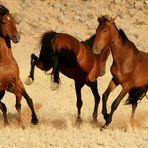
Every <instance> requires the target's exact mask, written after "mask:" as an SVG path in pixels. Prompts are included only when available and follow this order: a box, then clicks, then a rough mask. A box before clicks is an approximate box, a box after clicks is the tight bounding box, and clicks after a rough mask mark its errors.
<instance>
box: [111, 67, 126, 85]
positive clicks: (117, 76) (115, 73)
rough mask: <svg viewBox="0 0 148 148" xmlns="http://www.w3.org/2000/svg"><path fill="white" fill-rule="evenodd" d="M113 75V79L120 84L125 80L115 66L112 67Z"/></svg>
mask: <svg viewBox="0 0 148 148" xmlns="http://www.w3.org/2000/svg"><path fill="white" fill-rule="evenodd" d="M111 74H112V75H113V77H114V78H115V79H116V81H117V82H118V83H122V82H123V81H124V79H125V78H124V75H123V74H122V73H121V71H120V69H119V68H118V67H117V66H115V65H112V67H111Z"/></svg>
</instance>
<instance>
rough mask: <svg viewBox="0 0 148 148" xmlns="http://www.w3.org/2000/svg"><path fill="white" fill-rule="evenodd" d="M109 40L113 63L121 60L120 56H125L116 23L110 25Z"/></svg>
mask: <svg viewBox="0 0 148 148" xmlns="http://www.w3.org/2000/svg"><path fill="white" fill-rule="evenodd" d="M110 37H111V42H110V49H111V53H112V56H113V60H114V62H115V63H118V62H119V61H121V58H125V56H124V53H125V52H124V51H123V45H122V39H121V38H120V36H119V31H118V28H117V27H116V25H115V24H114V25H112V26H111V36H110Z"/></svg>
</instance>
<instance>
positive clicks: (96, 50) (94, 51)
mask: <svg viewBox="0 0 148 148" xmlns="http://www.w3.org/2000/svg"><path fill="white" fill-rule="evenodd" d="M93 53H95V54H100V53H101V50H99V48H98V47H94V48H93Z"/></svg>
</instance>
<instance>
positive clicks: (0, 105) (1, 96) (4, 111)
mask: <svg viewBox="0 0 148 148" xmlns="http://www.w3.org/2000/svg"><path fill="white" fill-rule="evenodd" d="M4 95H5V91H1V92H0V100H1V99H2V98H3V96H4ZM0 109H1V110H2V112H3V117H4V125H5V126H6V125H8V124H9V122H8V117H7V108H6V105H5V104H4V103H3V102H1V101H0Z"/></svg>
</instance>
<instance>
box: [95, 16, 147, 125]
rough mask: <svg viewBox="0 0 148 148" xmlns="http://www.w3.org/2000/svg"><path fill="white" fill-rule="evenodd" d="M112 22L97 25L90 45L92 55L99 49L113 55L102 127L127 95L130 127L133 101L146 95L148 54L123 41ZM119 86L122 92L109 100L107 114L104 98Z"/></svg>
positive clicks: (104, 94) (121, 34)
mask: <svg viewBox="0 0 148 148" xmlns="http://www.w3.org/2000/svg"><path fill="white" fill-rule="evenodd" d="M114 20H115V18H114V19H111V20H108V19H107V20H106V21H104V22H101V24H100V25H99V26H98V28H97V29H96V38H95V40H94V44H93V52H94V53H96V54H97V53H100V52H101V50H103V49H104V48H106V47H108V46H110V50H111V53H112V56H113V64H112V66H111V73H112V76H113V77H112V79H111V81H110V83H109V85H108V87H107V89H106V91H105V92H104V93H103V98H102V99H103V108H102V114H103V115H104V119H105V121H106V123H105V125H104V127H106V126H108V125H109V124H110V123H111V121H112V116H113V113H114V111H115V110H116V109H117V107H118V105H119V104H120V102H121V100H122V99H123V98H124V96H125V95H126V94H127V93H129V97H130V99H128V100H127V103H131V104H132V114H131V124H133V123H134V122H133V121H134V114H135V110H136V107H137V101H138V100H139V99H141V96H142V97H143V94H144V95H146V92H147V90H148V53H146V52H143V51H140V50H138V49H137V47H136V46H135V44H134V43H133V42H132V41H130V40H129V39H128V38H127V36H126V35H125V33H124V31H123V30H122V29H120V30H118V28H117V27H116V25H115V23H114ZM119 84H120V85H121V86H122V90H121V92H120V93H119V95H118V96H117V98H116V99H115V100H114V101H113V103H112V105H111V111H110V113H109V114H108V113H107V108H106V103H107V100H108V96H109V94H110V93H111V92H112V91H113V90H114V89H115V88H116V87H117V86H118V85H119Z"/></svg>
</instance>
